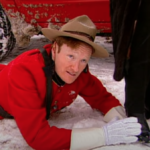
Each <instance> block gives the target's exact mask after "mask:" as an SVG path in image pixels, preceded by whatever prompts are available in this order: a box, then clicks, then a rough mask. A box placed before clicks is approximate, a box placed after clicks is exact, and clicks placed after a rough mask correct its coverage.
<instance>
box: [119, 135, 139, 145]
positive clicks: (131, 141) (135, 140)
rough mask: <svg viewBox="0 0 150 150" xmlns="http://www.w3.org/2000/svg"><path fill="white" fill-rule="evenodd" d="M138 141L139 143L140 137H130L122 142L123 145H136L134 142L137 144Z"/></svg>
mask: <svg viewBox="0 0 150 150" xmlns="http://www.w3.org/2000/svg"><path fill="white" fill-rule="evenodd" d="M137 141H138V137H136V136H128V137H125V138H124V140H123V142H121V143H126V144H128V143H134V142H137Z"/></svg>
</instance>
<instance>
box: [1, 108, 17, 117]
mask: <svg viewBox="0 0 150 150" xmlns="http://www.w3.org/2000/svg"><path fill="white" fill-rule="evenodd" d="M0 116H1V117H3V118H8V119H13V118H14V117H13V116H11V115H10V114H9V113H8V112H6V111H5V110H4V109H3V108H2V107H1V106H0Z"/></svg>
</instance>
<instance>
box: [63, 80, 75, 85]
mask: <svg viewBox="0 0 150 150" xmlns="http://www.w3.org/2000/svg"><path fill="white" fill-rule="evenodd" d="M75 80H76V79H75ZM75 80H70V81H68V80H67V81H65V83H67V84H72V83H73V82H74V81H75Z"/></svg>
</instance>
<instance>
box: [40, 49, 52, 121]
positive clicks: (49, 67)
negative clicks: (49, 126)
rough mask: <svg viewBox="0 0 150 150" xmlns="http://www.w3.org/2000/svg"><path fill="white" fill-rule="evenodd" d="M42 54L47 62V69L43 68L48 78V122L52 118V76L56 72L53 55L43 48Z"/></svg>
mask: <svg viewBox="0 0 150 150" xmlns="http://www.w3.org/2000/svg"><path fill="white" fill-rule="evenodd" d="M40 52H41V53H42V56H43V59H44V62H45V67H43V70H44V73H45V76H46V96H45V101H46V120H48V119H49V116H50V107H51V104H52V75H53V71H54V69H53V68H54V62H53V60H52V56H51V54H50V55H48V53H47V51H46V50H45V49H44V48H43V49H40Z"/></svg>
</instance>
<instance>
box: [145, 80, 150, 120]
mask: <svg viewBox="0 0 150 150" xmlns="http://www.w3.org/2000/svg"><path fill="white" fill-rule="evenodd" d="M145 117H146V119H150V82H149V84H148V87H147V89H146V95H145Z"/></svg>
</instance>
